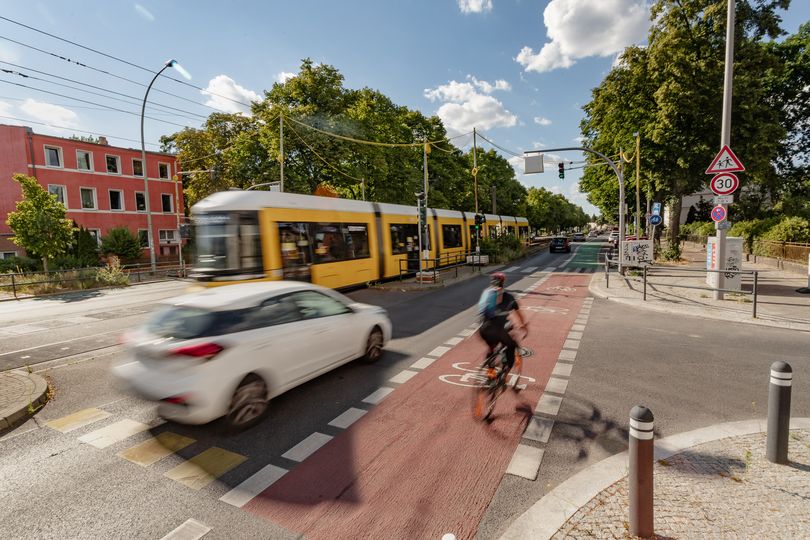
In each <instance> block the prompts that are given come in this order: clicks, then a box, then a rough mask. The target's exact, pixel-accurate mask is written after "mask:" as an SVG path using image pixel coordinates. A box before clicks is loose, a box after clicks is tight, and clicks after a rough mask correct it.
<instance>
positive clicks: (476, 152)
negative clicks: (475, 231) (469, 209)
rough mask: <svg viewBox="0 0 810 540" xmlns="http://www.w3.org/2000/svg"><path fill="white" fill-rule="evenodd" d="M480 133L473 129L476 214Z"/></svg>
mask: <svg viewBox="0 0 810 540" xmlns="http://www.w3.org/2000/svg"><path fill="white" fill-rule="evenodd" d="M477 137H478V133H477V131H476V129H475V128H473V170H472V173H473V186H474V187H473V189H474V190H475V213H476V214H477V213H478V155H477V154H478V142H477Z"/></svg>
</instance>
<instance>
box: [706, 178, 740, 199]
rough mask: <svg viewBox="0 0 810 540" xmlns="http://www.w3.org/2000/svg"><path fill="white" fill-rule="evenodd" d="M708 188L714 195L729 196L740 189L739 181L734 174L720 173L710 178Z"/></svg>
mask: <svg viewBox="0 0 810 540" xmlns="http://www.w3.org/2000/svg"><path fill="white" fill-rule="evenodd" d="M709 187H710V188H711V189H712V191H713V192H714V193H715V194H716V195H731V194H732V193H734V192H735V191H737V188H738V187H740V179H739V178H737V175H736V174H731V173H722V174H718V175H716V176H715V177H714V178H712V181H711V182H710V183H709Z"/></svg>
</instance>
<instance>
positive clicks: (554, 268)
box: [543, 266, 557, 272]
mask: <svg viewBox="0 0 810 540" xmlns="http://www.w3.org/2000/svg"><path fill="white" fill-rule="evenodd" d="M556 269H557V267H556V266H547V267H545V268H543V272H553V271H555V270H556Z"/></svg>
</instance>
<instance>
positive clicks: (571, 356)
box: [557, 349, 577, 362]
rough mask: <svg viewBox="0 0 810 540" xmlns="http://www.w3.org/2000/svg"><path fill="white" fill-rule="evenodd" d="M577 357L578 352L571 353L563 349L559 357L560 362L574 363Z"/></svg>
mask: <svg viewBox="0 0 810 540" xmlns="http://www.w3.org/2000/svg"><path fill="white" fill-rule="evenodd" d="M576 357H577V351H570V350H566V349H563V350H561V351H560V355H559V356H558V357H557V359H558V360H567V361H569V362H573V361H574V360H575V359H576Z"/></svg>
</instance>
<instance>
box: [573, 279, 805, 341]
mask: <svg viewBox="0 0 810 540" xmlns="http://www.w3.org/2000/svg"><path fill="white" fill-rule="evenodd" d="M600 277H601V276H600V274H599V272H596V273H594V274H593V276H592V277H591V283H590V284H589V285H588V290H589V291H590V293H591V294H592V295H594V296H596V297H598V298H603V299H605V300H609V301H611V302H616V303H618V304H624V305H626V306H631V307H637V308H641V309H647V310H650V311H657V312H659V313H668V314H670V315H671V314H673V313H675V314H678V315H685V316H687V317H697V318H701V319H712V320H721V321H725V322H734V323H741V324H753V325H755V326H766V327H770V328H781V329H782V330H793V331H796V332H810V321H808V322H796V321H795V320H793V319H787V318H779V317H778V316H774V315H765V317H767V318H763V316H762V315H760V316H759V317H757V318H756V319H754V318H753V317H746V318H736V317H733V318H732V317H728V316H725V315H724V314H723V313H716V312H714V311H712V308H711V307H709V308H706V306H702V305H701V307H700V310H699V311H697V310H692V309H690V308H685V309H682V310H681V309H678V306H676V305H670V306H667V305H659V304H656V303H655V301H651V302H650V301H648V302H644V301H643V300H641V299H634V298H620V297H616V296H611V295H610V293H609V291H607V290H605V289H604V288H603V287H602V286H601V285H596V280H597V279H599V278H600ZM617 279H620V278H617ZM731 313H733V314H734V315H737V314H739V313H741V312H738V311H732V312H731Z"/></svg>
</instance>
